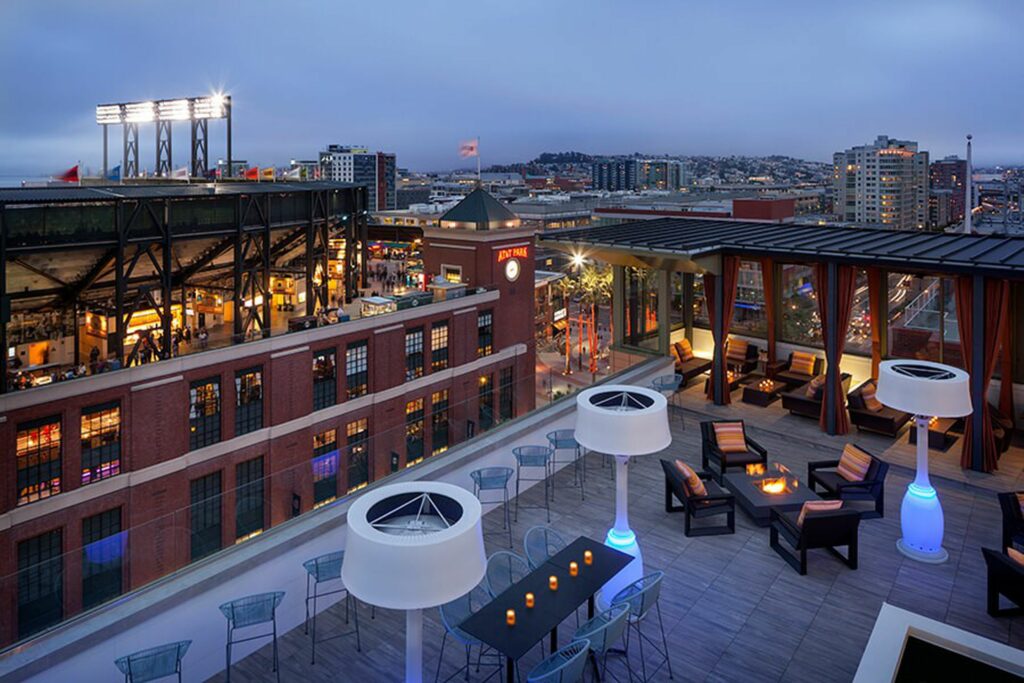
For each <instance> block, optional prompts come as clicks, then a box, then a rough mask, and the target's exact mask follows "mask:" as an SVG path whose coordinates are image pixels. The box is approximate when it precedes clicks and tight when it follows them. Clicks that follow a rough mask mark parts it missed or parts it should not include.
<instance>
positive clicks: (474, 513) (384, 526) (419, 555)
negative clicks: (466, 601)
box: [341, 481, 486, 683]
mask: <svg viewBox="0 0 1024 683" xmlns="http://www.w3.org/2000/svg"><path fill="white" fill-rule="evenodd" d="M480 516H481V508H480V502H479V501H478V500H477V499H476V497H474V496H473V495H471V494H470V493H469V491H466V490H465V489H463V488H461V487H458V486H454V485H452V484H444V483H440V482H425V481H421V482H410V483H406V484H392V485H390V486H382V487H381V488H379V489H374V490H372V491H368V492H367V493H365V494H363V495H362V496H360V497H359V498H358V499H357V500H356V501H355V503H353V504H352V507H351V509H350V510H349V512H348V540H347V541H346V544H345V546H346V547H345V562H344V564H343V565H342V572H341V578H342V580H343V581H344V582H345V587H346V588H347V589H348V590H349V591H350V592H351V593H352V595H354V596H356V597H357V598H359V599H360V600H362V601H364V602H368V603H370V604H371V605H376V606H378V607H383V608H385V609H397V610H405V680H406V683H420V681H422V680H423V610H424V609H427V608H431V607H438V606H440V605H443V604H445V603H447V602H451V601H452V600H454V599H455V598H458V597H460V596H462V595H465V594H466V593H468V592H469V591H471V590H472V589H473V588H474V587H476V585H477V584H478V583H480V580H481V579H483V576H484V571H485V569H486V556H485V554H484V537H483V529H482V527H481V522H480Z"/></svg>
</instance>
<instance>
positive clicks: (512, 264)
mask: <svg viewBox="0 0 1024 683" xmlns="http://www.w3.org/2000/svg"><path fill="white" fill-rule="evenodd" d="M520 270H521V266H520V265H519V259H517V258H510V259H509V260H508V261H505V278H506V279H508V281H509V282H515V281H516V280H517V279H518V278H519V271H520Z"/></svg>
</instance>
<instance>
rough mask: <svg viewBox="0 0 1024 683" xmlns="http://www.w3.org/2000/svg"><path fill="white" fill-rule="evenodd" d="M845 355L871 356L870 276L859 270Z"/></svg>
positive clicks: (847, 331)
mask: <svg viewBox="0 0 1024 683" xmlns="http://www.w3.org/2000/svg"><path fill="white" fill-rule="evenodd" d="M843 353H858V354H863V355H867V356H870V355H871V304H870V302H869V299H868V275H867V273H866V272H865V271H863V270H858V271H857V275H856V281H855V285H854V290H853V307H852V308H851V310H850V326H849V327H848V328H847V330H846V346H845V347H844V349H843Z"/></svg>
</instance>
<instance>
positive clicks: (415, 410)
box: [405, 398, 423, 467]
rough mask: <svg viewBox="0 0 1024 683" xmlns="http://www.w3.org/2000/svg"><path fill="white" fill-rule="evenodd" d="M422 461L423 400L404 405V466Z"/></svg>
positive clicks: (418, 399) (419, 399)
mask: <svg viewBox="0 0 1024 683" xmlns="http://www.w3.org/2000/svg"><path fill="white" fill-rule="evenodd" d="M421 460H423V399H422V398H417V399H415V400H413V401H409V402H408V403H406V404H405V465H406V467H408V466H409V465H415V464H416V463H418V462H420V461H421Z"/></svg>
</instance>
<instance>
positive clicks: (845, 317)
mask: <svg viewBox="0 0 1024 683" xmlns="http://www.w3.org/2000/svg"><path fill="white" fill-rule="evenodd" d="M837 271H838V272H837V273H836V285H837V291H836V296H837V297H838V301H837V306H836V313H837V317H836V320H829V317H828V297H829V291H828V265H827V264H825V263H816V264H815V265H814V280H815V282H814V288H815V290H816V291H817V293H818V315H819V316H820V317H821V336H822V339H828V330H829V329H830V326H831V325H835V326H836V340H837V343H836V350H835V355H833V353H832V350H831V349H830V348H829V345H828V344H827V343H826V344H825V363H826V368H828V369H831V368H833V367H834V368H835V369H836V386H835V394H834V396H835V400H834V401H833V402H832V404H833V409H834V411H835V424H836V434H846V433H847V432H849V431H850V420H849V418H848V417H847V415H846V396H845V395H844V394H843V383H842V381H841V375H840V373H839V361H840V359H842V357H843V349H844V348H845V346H846V333H847V331H848V329H849V327H850V314H851V312H852V311H853V296H854V291H855V284H856V279H857V275H856V271H855V270H854V269H853V267H852V266H839V267H838V268H837ZM827 388H828V385H827V384H826V391H827ZM827 424H828V401H825V400H822V402H821V415H820V417H819V418H818V426H819V427H821V429H822V431H825V429H826V425H827Z"/></svg>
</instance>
